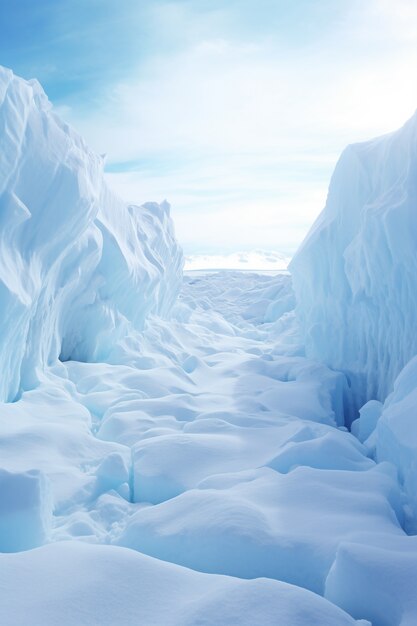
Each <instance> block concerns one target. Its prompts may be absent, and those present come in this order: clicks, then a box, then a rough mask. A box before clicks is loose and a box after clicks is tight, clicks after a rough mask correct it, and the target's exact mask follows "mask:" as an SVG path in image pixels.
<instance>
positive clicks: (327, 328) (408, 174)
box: [290, 113, 417, 416]
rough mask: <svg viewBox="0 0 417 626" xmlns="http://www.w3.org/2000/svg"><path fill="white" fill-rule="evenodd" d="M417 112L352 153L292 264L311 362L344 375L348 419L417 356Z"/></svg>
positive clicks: (384, 393) (383, 393)
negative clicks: (314, 360)
mask: <svg viewBox="0 0 417 626" xmlns="http://www.w3.org/2000/svg"><path fill="white" fill-rule="evenodd" d="M416 168H417V113H416V114H415V115H414V117H412V118H411V119H410V120H409V121H408V122H407V123H406V124H405V126H404V127H403V128H401V129H400V130H398V131H397V132H394V133H391V134H389V135H385V136H383V137H380V138H378V139H375V140H373V141H369V142H366V143H360V144H355V145H351V146H349V147H348V148H346V150H345V151H344V152H343V154H342V156H341V157H340V159H339V162H338V164H337V166H336V169H335V172H334V174H333V177H332V180H331V183H330V188H329V194H328V198H327V203H326V207H325V209H324V210H323V212H322V214H321V215H320V216H319V218H318V219H317V221H316V223H315V224H314V225H313V227H312V229H311V231H310V233H309V234H308V235H307V238H306V240H305V241H304V243H303V244H302V246H301V248H300V250H299V251H298V252H297V254H296V255H295V257H294V259H293V260H292V262H291V264H290V270H291V273H292V277H293V283H294V289H295V292H296V297H297V301H298V306H297V315H298V319H299V322H300V324H301V328H302V332H303V334H304V336H305V342H306V352H307V355H308V356H311V357H314V358H317V359H319V360H320V361H322V362H325V363H326V364H328V365H330V366H331V367H332V368H334V369H338V370H343V371H344V372H345V373H346V374H347V376H348V378H349V381H350V384H351V389H352V394H351V406H350V410H351V415H352V416H354V414H355V412H356V410H357V409H358V408H359V407H360V406H361V405H362V404H364V402H365V401H366V400H368V399H371V398H374V399H377V400H384V399H385V397H386V396H387V394H388V393H389V392H390V391H391V389H392V385H393V382H394V380H395V378H396V376H397V375H398V373H399V372H400V371H401V369H402V368H403V367H404V365H405V364H406V363H407V362H408V361H409V359H410V358H411V357H412V356H414V355H415V354H416V353H417V333H416V332H415V315H416V310H417V254H416V249H417V211H416V203H417V177H416V174H415V173H416Z"/></svg>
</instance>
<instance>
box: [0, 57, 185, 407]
mask: <svg viewBox="0 0 417 626" xmlns="http://www.w3.org/2000/svg"><path fill="white" fill-rule="evenodd" d="M0 135H1V137H2V149H1V152H0V281H1V282H0V285H1V291H0V305H1V310H2V319H1V328H0V332H1V346H0V369H1V372H2V376H1V379H0V399H2V400H14V399H15V398H16V397H18V396H19V394H20V393H21V392H22V390H25V389H30V388H32V387H34V386H35V385H36V382H37V381H38V380H39V377H40V375H41V372H42V370H44V369H45V367H46V366H48V365H51V364H53V363H55V362H56V361H57V359H58V358H59V357H61V359H63V360H66V359H69V358H73V359H77V360H80V361H103V360H104V361H105V360H106V359H108V357H109V353H110V352H111V350H112V349H113V347H114V345H115V343H117V340H118V339H120V338H121V337H122V336H123V335H125V334H126V333H127V332H128V331H129V327H130V326H133V327H134V328H140V327H142V326H143V322H144V320H145V318H146V316H147V315H148V314H149V313H162V314H163V313H165V312H166V311H167V310H169V308H170V306H171V305H172V303H173V301H174V300H175V298H176V296H177V292H178V289H179V286H180V280H181V262H182V258H181V253H180V250H179V248H178V246H177V244H176V241H175V239H174V236H173V233H172V227H171V222H170V218H169V206H168V205H167V204H166V203H165V204H162V205H157V204H147V205H145V206H142V207H136V206H126V205H125V204H124V203H123V202H122V201H121V200H119V199H118V198H117V197H116V196H114V195H113V194H112V193H111V192H110V191H109V189H108V188H107V187H106V185H105V183H104V179H103V166H102V160H101V158H100V157H98V156H97V155H95V154H93V153H92V152H91V151H90V150H89V149H88V148H87V146H86V145H85V143H84V141H83V140H82V139H81V137H80V136H79V135H77V133H76V132H74V131H73V130H72V129H71V128H69V127H68V126H67V125H66V124H64V123H62V122H61V121H60V119H59V118H58V117H57V116H56V115H55V114H54V113H53V111H51V107H50V104H49V102H48V100H47V98H46V96H45V94H44V92H43V90H42V88H41V87H40V85H39V84H38V83H37V82H36V81H29V82H26V81H24V80H21V79H20V78H17V77H16V76H14V75H13V74H12V72H11V71H10V70H5V69H3V68H0Z"/></svg>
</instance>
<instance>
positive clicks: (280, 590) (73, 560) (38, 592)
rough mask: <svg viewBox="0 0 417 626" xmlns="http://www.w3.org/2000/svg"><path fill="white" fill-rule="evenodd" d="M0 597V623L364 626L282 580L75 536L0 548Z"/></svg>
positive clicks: (67, 625) (17, 625)
mask: <svg viewBox="0 0 417 626" xmlns="http://www.w3.org/2000/svg"><path fill="white" fill-rule="evenodd" d="M22 590H24V596H23V597H22ZM0 598H1V602H0V622H1V623H2V624H13V626H27V625H28V624H30V623H34V624H36V625H37V626H38V625H40V624H42V625H44V624H60V626H73V625H74V624H77V626H96V625H97V626H114V625H115V624H117V625H118V626H131V625H132V624H144V625H145V624H146V626H159V625H163V626H195V625H196V624H198V625H199V626H211V625H212V624H216V626H253V625H254V624H259V625H262V626H275V625H276V624H277V623H279V624H283V625H284V624H285V625H287V624H288V626H290V625H291V626H311V625H312V624H320V625H322V624H323V625H324V624H329V625H330V624H331V626H355V625H356V626H367V623H365V622H363V621H361V622H357V621H355V620H354V619H352V618H351V617H350V616H349V615H347V614H346V613H345V612H344V611H342V610H341V609H339V608H338V607H336V606H334V605H333V604H331V603H330V602H328V601H326V600H325V599H324V598H320V597H319V596H317V595H315V594H312V593H311V592H309V591H306V590H304V589H300V588H298V587H293V586H291V585H287V584H286V583H282V582H278V581H274V580H267V579H258V580H250V581H247V580H240V579H236V578H230V577H225V576H216V575H207V574H201V573H198V572H193V571H191V570H187V569H184V568H182V567H179V566H177V565H171V564H168V563H163V562H162V561H158V560H156V559H151V558H150V557H147V556H144V555H142V554H139V553H137V552H133V551H132V550H125V549H123V548H116V547H112V546H92V545H87V544H83V543H79V542H78V543H74V542H71V543H69V542H61V543H56V544H51V545H48V546H45V547H43V548H39V549H37V550H33V551H31V552H30V553H20V554H16V555H0ZM10 616H12V621H10ZM30 616H32V618H33V616H36V617H35V620H36V621H33V622H32V621H31V620H32V618H31V617H30Z"/></svg>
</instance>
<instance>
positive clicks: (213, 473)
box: [0, 68, 417, 626]
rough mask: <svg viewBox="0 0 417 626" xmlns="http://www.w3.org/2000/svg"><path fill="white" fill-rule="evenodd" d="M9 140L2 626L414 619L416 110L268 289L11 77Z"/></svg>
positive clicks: (3, 227) (356, 149)
mask: <svg viewBox="0 0 417 626" xmlns="http://www.w3.org/2000/svg"><path fill="white" fill-rule="evenodd" d="M0 136H1V138H2V149H1V151H0V303H1V322H0V335H1V342H0V372H1V377H0V400H1V405H0V551H1V554H0V623H1V624H2V625H4V626H55V625H57V624H59V625H60V626H75V625H77V626H115V625H117V626H128V625H139V624H140V625H143V626H197V625H198V626H203V625H207V626H233V625H236V626H238V625H239V626H240V625H246V626H273V625H274V626H339V625H340V626H353V625H354V624H357V626H369V624H372V626H415V624H417V537H416V536H415V533H416V531H417V421H416V416H415V413H416V406H417V357H416V356H415V355H416V354H417V333H416V304H417V302H416V299H417V255H416V250H417V212H416V200H417V175H416V171H417V170H416V166H417V152H416V151H417V116H414V117H413V118H412V119H411V120H410V121H409V122H407V123H406V124H405V126H404V127H403V128H401V129H400V130H399V131H397V132H395V133H392V134H390V135H386V136H384V137H381V138H379V139H376V140H373V141H369V142H367V143H364V144H356V145H352V146H349V147H348V148H347V149H346V150H345V151H344V153H343V154H342V156H341V158H340V160H339V162H338V165H337V167H336V170H335V172H334V175H333V177H332V180H331V183H330V189H329V195H328V201H327V204H326V207H325V209H324V211H323V213H322V214H321V216H320V217H319V218H318V220H317V222H316V224H315V225H314V226H313V228H312V230H311V232H310V234H309V235H308V236H307V238H306V240H305V242H304V243H303V245H302V246H301V248H300V249H299V251H298V252H297V254H296V255H295V257H294V259H293V260H292V262H291V264H290V268H289V269H290V271H289V272H281V273H277V272H271V273H263V274H262V273H255V272H247V271H246V272H242V271H233V270H227V269H221V270H216V271H211V272H210V271H208V270H210V269H211V270H213V269H216V268H208V270H207V271H205V272H185V273H184V274H183V263H184V260H183V256H182V252H181V249H180V247H179V246H178V244H177V242H176V239H175V235H174V230H173V224H172V221H171V218H170V207H169V205H168V204H167V203H163V204H155V203H149V204H145V205H143V206H133V205H126V204H125V203H124V202H123V201H122V200H120V199H119V198H118V197H117V196H116V195H114V194H113V193H112V192H111V190H110V189H109V188H108V187H107V185H106V183H105V180H104V175H103V161H102V158H101V157H99V156H97V155H95V154H94V153H93V152H91V151H90V150H89V148H88V147H87V146H86V144H85V143H84V141H83V140H82V139H81V137H80V136H79V135H78V134H77V133H76V132H75V131H74V130H73V129H71V128H70V127H68V126H67V125H66V124H65V123H64V122H62V121H61V120H60V118H59V117H58V116H57V115H56V114H55V113H54V111H53V110H52V108H51V105H50V104H49V102H48V100H47V98H46V96H45V94H44V93H43V90H42V88H41V87H40V85H39V84H38V83H37V82H36V81H29V82H27V81H24V80H23V79H20V78H18V77H16V76H14V75H13V74H12V72H11V71H10V70H6V69H3V68H2V69H0ZM256 255H257V258H259V259H260V262H265V260H266V262H267V263H272V264H273V265H274V268H275V269H277V270H278V269H282V268H283V267H285V266H286V262H285V259H284V258H283V257H280V255H276V256H275V257H274V256H273V255H272V256H270V258H268V255H265V254H264V253H262V252H257V253H256ZM236 262H238V263H240V264H242V263H245V257H244V255H243V256H242V255H241V256H240V257H239V258H233V256H229V257H228V261H227V263H229V264H232V265H233V264H234V263H236ZM206 263H209V261H206ZM217 263H218V266H220V267H221V266H222V265H223V267H224V259H217ZM188 267H189V269H193V268H195V265H193V260H192V259H189V266H188ZM226 267H227V265H226ZM261 269H262V268H261Z"/></svg>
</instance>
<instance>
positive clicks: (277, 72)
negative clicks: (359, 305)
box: [0, 0, 417, 255]
mask: <svg viewBox="0 0 417 626" xmlns="http://www.w3.org/2000/svg"><path fill="white" fill-rule="evenodd" d="M0 64H2V65H5V66H7V67H11V68H12V69H13V70H14V71H15V73H17V74H19V75H21V76H23V77H25V78H32V77H36V78H37V79H38V80H39V81H40V82H41V84H42V85H43V87H44V89H45V91H46V92H47V94H48V96H49V98H50V99H51V101H52V102H53V103H54V105H55V106H56V108H57V110H58V112H59V113H60V115H61V116H62V117H63V118H64V119H65V120H66V121H67V122H69V123H70V124H72V125H73V126H75V127H76V128H77V130H79V131H80V132H81V134H82V135H83V136H84V137H85V138H86V140H87V142H88V143H89V145H90V146H91V147H92V148H93V149H94V150H96V151H97V152H99V153H101V154H106V176H107V178H108V180H109V182H110V184H111V186H112V187H113V188H114V189H115V190H116V191H117V192H118V193H119V194H120V195H122V196H123V197H124V198H125V199H126V200H128V201H132V202H135V203H138V204H141V203H143V202H145V201H150V200H155V201H162V200H164V199H167V200H168V201H169V202H170V203H171V205H172V216H173V218H174V221H175V226H176V233H177V236H178V239H179V240H180V242H181V244H182V245H183V247H184V251H185V252H186V254H191V255H192V254H230V253H233V252H235V251H248V250H252V249H263V250H276V251H279V252H281V253H283V254H284V255H291V254H293V252H294V250H295V249H296V247H297V246H298V245H299V243H300V242H301V240H302V239H303V237H304V236H305V234H306V232H307V231H308V229H309V227H310V226H311V224H312V223H313V221H314V219H315V218H316V217H317V215H318V213H319V212H320V210H321V209H322V207H323V206H324V203H325V200H326V193H327V187H328V183H329V179H330V176H331V173H332V170H333V168H334V166H335V163H336V161H337V159H338V156H339V154H340V152H341V151H342V150H343V148H344V147H345V146H346V145H347V144H348V143H353V142H356V141H363V140H366V139H369V138H371V137H373V136H376V135H379V134H383V133H386V132H390V131H392V130H395V129H396V128H398V127H400V126H401V125H402V124H403V123H404V122H405V121H406V120H407V119H408V118H409V117H410V116H411V115H412V114H413V113H414V112H415V110H416V108H417V71H416V68H417V0H227V1H225V0H177V1H170V0H164V1H160V0H36V1H35V0H0Z"/></svg>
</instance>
